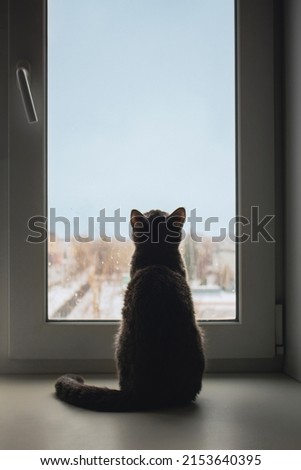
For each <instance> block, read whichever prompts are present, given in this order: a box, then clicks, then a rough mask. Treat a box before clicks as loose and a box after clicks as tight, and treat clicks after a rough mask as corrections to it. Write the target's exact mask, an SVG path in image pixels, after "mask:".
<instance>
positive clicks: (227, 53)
mask: <svg viewBox="0 0 301 470" xmlns="http://www.w3.org/2000/svg"><path fill="white" fill-rule="evenodd" d="M234 36H235V32H234V1H233V0H223V1H220V0H190V1H189V2H186V1H184V0H85V1H84V0H49V1H48V206H49V229H50V236H49V240H48V246H49V251H48V254H49V257H48V292H49V295H48V318H49V319H50V320H74V319H77V320H111V319H119V318H120V312H121V307H122V297H123V293H124V290H125V288H126V285H127V283H128V281H129V264H130V259H131V254H132V252H133V243H132V241H131V240H130V239H129V214H130V211H131V209H132V208H136V209H138V210H140V211H142V212H145V211H148V210H150V209H157V208H159V209H161V210H164V211H166V212H172V211H173V210H174V209H176V208H177V207H179V206H184V207H185V208H186V212H187V215H188V216H189V219H188V221H187V223H186V225H185V231H186V237H185V239H184V241H183V242H182V244H181V251H182V254H183V256H184V259H185V262H186V266H187V272H188V279H189V283H190V286H191V289H192V294H193V298H194V301H195V308H196V313H197V317H198V318H199V319H204V320H220V319H223V320H225V319H234V318H235V317H236V293H235V285H236V281H235V278H236V273H235V245H234V242H233V241H232V238H233V237H232V236H231V233H230V232H229V223H230V220H231V219H232V218H233V217H234V216H235V47H234ZM104 211H105V212H104ZM104 215H105V216H106V217H111V218H114V222H112V221H108V220H106V221H104V219H103V216H104ZM196 217H199V218H200V217H201V218H202V220H200V219H196ZM210 217H217V218H218V222H214V221H211V223H210V220H208V219H209V218H210ZM120 218H126V220H125V221H124V220H123V219H122V220H121V219H120ZM118 220H119V222H118ZM223 228H224V229H225V230H222V229H223ZM191 232H195V233H191ZM218 235H221V236H220V237H219V238H220V241H217V240H216V239H214V237H216V238H217V236H218ZM121 237H124V238H125V240H124V241H121V240H120V239H121ZM108 238H112V240H111V241H107V239H108Z"/></svg>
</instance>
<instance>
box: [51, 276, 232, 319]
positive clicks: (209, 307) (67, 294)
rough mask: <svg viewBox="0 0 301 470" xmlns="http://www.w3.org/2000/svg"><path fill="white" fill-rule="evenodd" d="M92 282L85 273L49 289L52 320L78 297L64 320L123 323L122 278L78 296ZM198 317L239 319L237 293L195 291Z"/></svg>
mask: <svg viewBox="0 0 301 470" xmlns="http://www.w3.org/2000/svg"><path fill="white" fill-rule="evenodd" d="M87 282H88V274H87V273H82V274H81V275H80V276H78V277H77V278H73V279H72V280H71V281H70V282H69V284H66V285H65V286H62V285H55V286H53V287H52V288H50V289H49V297H48V302H49V318H50V319H52V318H53V319H55V318H59V317H60V315H56V312H58V311H59V310H60V309H61V308H62V307H63V306H64V305H65V304H66V302H68V300H71V299H72V298H74V297H75V302H74V307H73V308H72V310H71V311H70V312H66V315H63V318H64V320H119V319H120V318H121V309H122V304H123V294H124V291H123V286H122V282H120V280H118V279H113V280H108V281H103V282H102V283H100V284H99V286H97V288H95V285H92V286H91V287H90V288H89V289H88V290H87V292H86V293H85V294H84V295H83V296H82V297H80V296H78V295H77V293H78V291H79V290H80V288H81V286H83V285H85V284H86V283H87ZM193 300H194V304H195V311H196V316H197V318H198V319H201V320H231V319H234V318H235V302H236V296H235V293H233V292H224V291H223V290H221V289H220V290H219V289H211V290H210V288H209V289H203V291H202V290H201V289H199V290H198V291H197V292H193Z"/></svg>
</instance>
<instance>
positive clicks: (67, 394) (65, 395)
mask: <svg viewBox="0 0 301 470" xmlns="http://www.w3.org/2000/svg"><path fill="white" fill-rule="evenodd" d="M55 389H56V394H57V396H58V397H59V398H60V399H61V400H63V401H65V402H67V403H70V404H71V405H75V406H79V407H81V408H86V409H89V410H94V411H132V410H134V409H137V408H140V407H139V403H138V402H137V401H136V400H134V399H133V397H132V396H131V395H130V394H129V393H127V392H124V391H122V390H111V389H109V388H99V387H95V386H92V385H86V384H85V383H84V379H83V378H82V377H80V376H79V375H73V374H68V375H63V376H62V377H60V378H59V379H58V380H57V381H56V384H55Z"/></svg>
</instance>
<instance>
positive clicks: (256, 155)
mask: <svg viewBox="0 0 301 470" xmlns="http://www.w3.org/2000/svg"><path fill="white" fill-rule="evenodd" d="M145 1H146V0H145ZM50 3H51V0H49V4H50ZM92 3H94V2H92V0H91V5H92ZM97 3H101V2H97ZM107 3H108V2H104V4H107ZM122 3H123V4H125V2H122ZM139 3H140V2H139ZM155 3H156V2H152V5H154V4H155ZM181 3H182V2H180V1H179V2H166V3H164V2H160V4H164V6H165V8H167V4H168V9H169V8H172V5H174V4H176V5H180V4H181ZM192 3H193V2H192ZM198 3H201V2H198ZM211 3H214V2H209V3H208V4H209V5H210V4H211ZM225 3H226V2H225ZM53 4H55V1H54V3H53ZM76 4H78V5H83V6H82V8H88V6H87V5H89V2H85V3H82V2H80V3H79V2H76ZM9 7H10V22H11V24H10V55H9V68H10V88H9V101H10V123H9V142H10V154H9V159H10V173H9V174H10V181H9V191H10V192H9V194H10V223H9V228H10V233H11V244H10V272H9V279H10V310H9V321H10V323H9V324H10V344H9V356H10V358H22V359H26V358H28V359H30V358H31V359H60V360H68V359H83V360H85V359H103V360H107V359H110V358H113V336H114V334H115V332H116V330H117V327H118V325H117V323H116V322H115V323H114V322H112V321H107V322H104V323H101V322H94V321H89V322H81V321H77V320H73V321H70V322H69V321H68V322H66V321H59V322H58V321H56V322H49V321H47V317H46V310H47V309H46V307H47V275H46V273H47V266H46V260H47V256H46V255H47V244H46V243H28V242H27V241H26V239H27V237H28V226H27V224H28V221H29V220H30V219H31V218H32V217H33V216H36V215H40V216H42V217H45V216H46V214H47V212H46V186H47V182H46V150H47V145H46V143H47V139H46V135H47V106H46V94H47V93H46V91H47V86H46V84H47V74H46V70H47V67H46V44H47V40H46V29H47V28H46V24H47V22H46V16H47V14H46V13H47V5H46V2H43V1H42V2H41V1H38V0H24V2H22V4H20V2H17V1H15V0H10V2H9ZM49 11H50V10H49ZM187 14H188V13H187ZM272 17H273V9H272V2H269V1H267V0H261V1H260V2H254V1H253V0H252V1H250V0H239V1H238V2H237V4H236V98H237V99H236V131H237V132H236V143H237V167H236V172H237V212H238V214H239V215H240V216H243V217H246V218H248V219H250V215H251V208H252V207H259V209H260V214H261V215H262V216H264V215H266V214H274V212H275V210H274V124H273V123H274V114H273V113H274V110H273V86H272V85H271V84H273V26H272V25H273V22H272V21H271V18H272ZM50 18H51V17H50ZM79 29H80V28H79ZM215 35H218V31H216V32H215ZM217 40H218V39H217ZM66 41H67V39H66ZM68 41H70V48H71V50H72V44H73V41H74V39H72V38H71V37H70V38H68ZM49 51H50V53H51V44H50V49H49ZM24 60H25V61H26V62H27V63H28V64H29V69H30V70H29V71H30V76H29V79H30V86H31V90H32V96H33V100H34V102H35V106H36V112H37V116H38V122H37V123H35V124H32V125H30V124H28V122H27V121H26V119H25V115H24V108H23V103H22V101H21V99H20V93H19V90H18V87H17V85H16V78H15V77H16V67H17V64H20V61H21V62H22V61H24ZM49 60H50V62H49V66H50V67H51V56H50V57H49ZM77 65H78V64H77V63H76V61H75V58H74V59H73V61H71V62H70V66H69V68H68V70H67V71H66V73H68V80H69V79H70V81H72V79H73V77H74V76H76V75H77V73H78V75H81V71H80V72H77ZM53 70H55V69H53ZM49 74H51V71H49ZM49 78H50V84H49V86H51V83H54V82H51V75H49ZM91 79H94V77H93V75H92V74H91ZM82 80H84V77H83V78H82ZM84 86H86V87H88V86H89V83H87V84H86V85H85V84H83V85H82V88H81V89H80V90H78V95H80V94H81V93H83V91H84ZM70 89H72V87H70ZM65 92H66V95H68V93H69V90H68V89H67V88H66V89H65ZM51 93H54V91H51V89H50V91H49V96H50V97H51ZM53 96H54V95H53ZM73 98H74V101H73V100H72V102H73V103H74V106H75V110H76V111H77V112H79V111H80V110H79V109H78V108H77V107H76V105H77V104H78V101H77V95H75V96H74V97H73ZM229 99H230V98H229ZM53 105H54V104H53V103H52V104H51V100H50V101H49V126H51V122H52V121H53V118H51V116H50V114H51V112H52V111H51V106H53ZM214 111H215V112H220V111H219V109H218V110H216V109H215V110H214ZM67 112H69V111H68V110H66V113H67ZM95 112H96V111H95V110H94V111H93V109H92V107H91V113H92V114H93V113H95ZM77 117H78V120H79V121H78V122H79V124H77V125H80V121H83V120H85V119H87V120H89V119H90V117H91V116H90V115H89V116H85V113H80V112H79V114H78V116H77ZM92 117H93V116H92ZM111 118H112V116H111ZM58 119H59V120H60V122H62V124H61V126H63V128H65V124H66V123H65V122H64V119H63V117H62V116H58ZM52 124H54V122H52ZM67 124H68V123H67ZM229 125H230V127H231V123H230V124H229ZM63 128H62V127H60V129H61V132H62V131H63ZM92 130H93V129H91V131H92ZM75 131H76V133H77V129H76V128H75ZM48 133H49V138H50V140H49V146H50V145H54V141H53V142H52V141H51V139H52V136H55V133H54V128H51V127H49V129H48ZM177 138H180V137H178V136H177ZM116 145H117V142H116ZM51 152H52V150H51V148H50V147H49V155H50V158H51ZM67 157H68V158H70V159H71V160H70V161H71V163H74V164H77V163H76V160H74V161H73V160H72V155H71V154H69V156H68V154H67ZM231 158H233V156H231ZM53 164H54V163H53ZM231 164H232V165H233V160H232V163H231ZM51 165H52V163H51V162H50V166H51ZM221 172H222V170H221V171H220V172H219V174H218V175H217V176H218V177H220V173H221ZM70 173H72V168H71V169H70ZM91 173H93V168H91ZM93 178H94V175H93ZM53 188H54V187H53ZM71 189H72V184H71V183H68V187H67V188H66V192H68V191H69V190H70V191H71ZM232 190H233V186H232ZM49 191H50V193H49V194H50V199H51V197H52V196H51V191H53V189H51V168H50V188H49ZM67 200H68V199H67V197H66V201H67ZM159 202H160V201H159ZM174 202H175V201H174V200H173V199H172V200H170V201H168V202H167V201H166V205H165V204H164V203H163V204H160V206H161V207H162V209H167V210H172V209H173V208H175V207H174V206H175V205H177V204H175V203H174ZM223 202H224V201H223ZM95 204H96V207H97V209H99V206H100V204H101V202H100V201H96V202H95ZM145 204H147V206H149V205H153V204H152V203H151V201H149V202H148V201H146V203H145ZM182 204H183V203H182V202H180V201H179V205H182ZM55 205H56V203H55ZM114 205H115V203H114ZM130 205H131V206H132V205H133V204H132V202H131V203H130ZM137 206H138V204H137ZM163 206H165V207H163ZM230 206H231V204H230V205H229V207H230ZM137 208H138V209H139V208H140V209H141V210H144V209H145V208H144V207H139V206H138V207H137ZM148 208H149V207H146V209H148ZM112 209H113V210H114V209H116V207H114V206H113V207H112ZM76 210H77V209H76ZM231 210H232V209H231V208H230V212H231ZM57 215H58V216H59V215H64V214H59V213H57ZM91 215H92V216H94V214H91ZM122 215H123V214H122ZM202 215H203V214H202ZM204 215H206V214H204ZM208 215H210V216H211V215H212V214H211V213H210V214H208ZM213 215H215V214H213ZM217 215H220V214H217ZM243 220H244V219H243ZM272 225H273V223H271V225H270V230H271V231H272V230H273V227H272ZM239 228H242V224H240V225H239ZM243 228H244V230H245V231H247V233H248V234H250V233H251V229H250V226H249V225H248V226H245V227H243ZM239 233H240V232H239ZM237 250H238V253H239V256H238V263H239V266H238V276H239V280H238V288H239V297H238V299H239V305H238V309H239V319H238V321H236V320H232V321H227V322H223V321H220V320H219V321H214V322H208V323H206V324H204V329H205V333H206V335H207V358H209V359H234V358H264V357H273V356H274V353H275V338H274V331H275V328H274V325H275V321H274V306H275V285H274V264H275V259H274V258H275V256H274V244H273V243H266V241H265V240H263V239H262V238H259V239H258V240H256V241H255V242H254V240H253V241H252V242H251V239H250V238H249V239H248V240H247V241H246V242H245V243H241V244H239V245H238V247H237ZM63 258H64V255H63ZM49 261H50V262H52V261H51V257H50V260H49ZM50 267H52V266H50ZM49 281H50V282H51V274H50V270H49ZM125 282H126V280H125ZM97 368H98V369H97V370H99V364H97ZM90 370H91V369H90Z"/></svg>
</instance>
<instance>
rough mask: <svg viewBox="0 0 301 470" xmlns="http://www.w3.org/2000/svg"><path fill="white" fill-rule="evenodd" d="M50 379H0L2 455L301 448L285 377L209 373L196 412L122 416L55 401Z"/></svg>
mask: <svg viewBox="0 0 301 470" xmlns="http://www.w3.org/2000/svg"><path fill="white" fill-rule="evenodd" d="M55 378H56V376H54V375H51V376H50V375H39V376H38V375H35V376H33V375H30V376H29V375H28V376H24V375H23V376H20V375H19V376H16V375H10V376H0V386H1V388H0V390H1V409H0V422H1V424H2V429H3V430H4V431H2V433H1V435H0V448H1V449H7V450H9V449H78V450H80V449H108V450H109V449H250V450H251V449H300V448H301V408H300V406H299V405H300V393H301V384H300V383H298V382H296V381H294V380H293V379H291V378H289V377H287V376H285V375H284V374H280V373H277V374H275V373H272V374H266V373H265V374H245V373H244V374H219V375H217V374H209V375H206V376H205V379H204V385H203V390H202V392H201V394H200V396H199V398H198V400H197V402H196V404H195V405H190V406H187V407H185V408H179V409H171V410H161V411H157V412H152V413H123V414H122V417H121V414H119V413H101V414H100V413H96V412H91V411H87V410H83V409H79V408H75V407H72V406H69V405H66V404H64V403H62V402H60V401H58V400H57V399H56V398H55V396H54V393H53V392H54V388H53V383H54V381H55ZM86 379H88V381H89V382H90V383H93V384H95V385H99V386H104V385H105V386H109V387H116V386H117V381H116V379H115V378H114V377H113V376H110V375H107V376H101V377H100V376H97V377H96V376H88V377H86ZM137 429H139V432H137Z"/></svg>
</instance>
